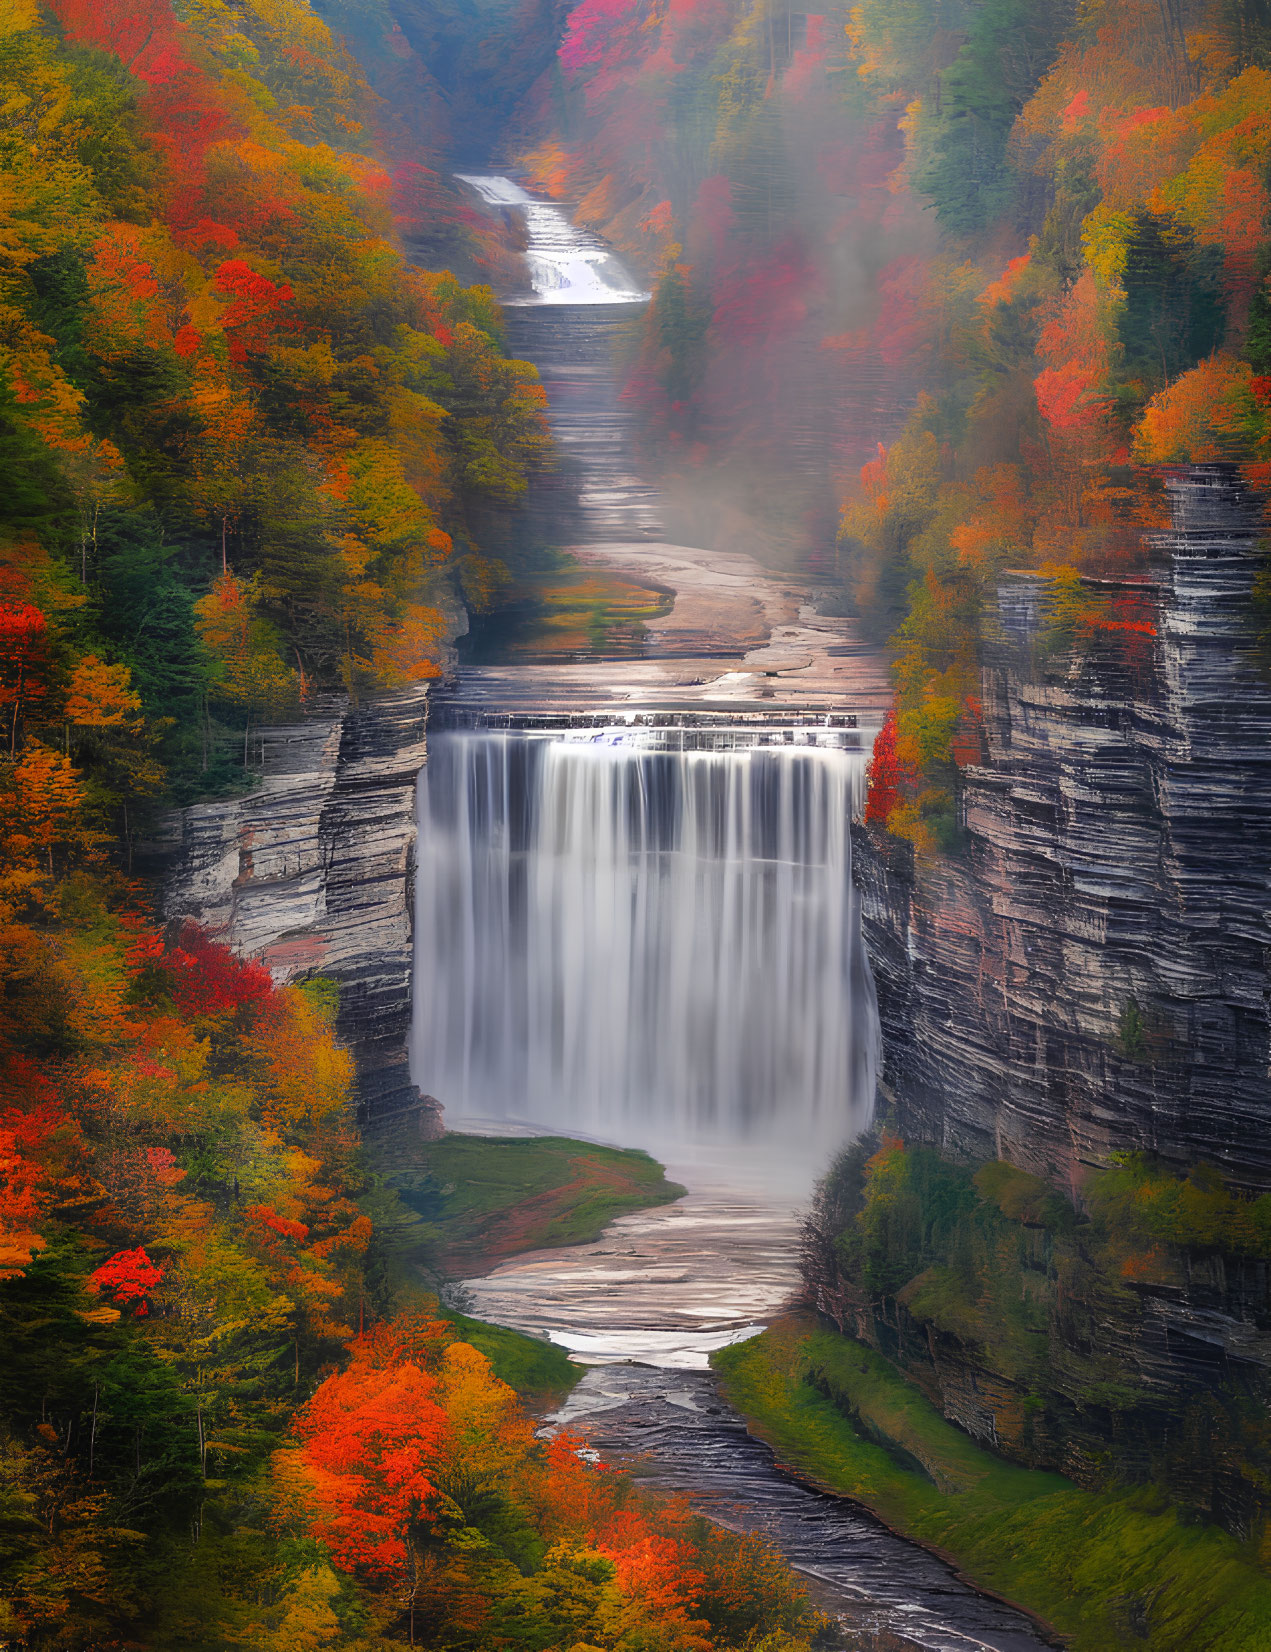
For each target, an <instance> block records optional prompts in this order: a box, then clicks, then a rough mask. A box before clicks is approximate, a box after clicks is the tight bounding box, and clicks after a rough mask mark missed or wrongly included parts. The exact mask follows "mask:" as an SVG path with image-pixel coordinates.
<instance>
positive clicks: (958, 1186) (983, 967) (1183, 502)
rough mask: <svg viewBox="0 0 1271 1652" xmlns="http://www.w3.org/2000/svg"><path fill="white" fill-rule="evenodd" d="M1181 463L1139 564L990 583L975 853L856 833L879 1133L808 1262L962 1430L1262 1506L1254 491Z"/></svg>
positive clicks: (968, 819) (1263, 1007)
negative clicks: (1129, 570)
mask: <svg viewBox="0 0 1271 1652" xmlns="http://www.w3.org/2000/svg"><path fill="white" fill-rule="evenodd" d="M1168 488H1169V496H1170V503H1171V514H1172V526H1171V528H1170V531H1168V532H1166V533H1163V534H1161V535H1159V536H1158V538H1157V540H1156V541H1155V544H1154V547H1153V548H1154V552H1155V556H1154V558H1153V571H1152V573H1151V575H1150V576H1149V578H1148V579H1146V580H1144V581H1137V582H1135V583H1134V584H1133V585H1129V584H1121V585H1116V586H1113V585H1110V584H1104V585H1099V584H1097V583H1096V582H1092V581H1085V582H1082V586H1081V589H1080V591H1079V592H1078V593H1076V595H1077V600H1076V602H1075V603H1073V602H1070V604H1069V609H1068V613H1067V616H1066V617H1065V615H1064V613H1063V612H1062V609H1063V597H1062V593H1060V592H1057V590H1056V589H1055V588H1054V587H1053V586H1051V585H1050V583H1049V582H1048V581H1047V580H1046V579H1044V578H1043V577H1041V576H1036V575H1028V576H1018V577H1015V578H1010V577H1008V578H1007V579H1006V580H1005V581H1004V582H1003V584H1002V586H1001V589H1000V592H999V606H998V614H997V617H996V621H995V623H994V625H993V627H992V632H993V635H992V636H991V638H990V641H989V644H988V648H987V653H986V659H985V664H984V669H983V674H982V703H983V730H982V736H983V747H982V754H981V761H980V763H979V764H978V765H975V766H972V767H970V768H968V769H967V770H966V771H965V785H964V788H963V791H962V798H961V806H962V827H963V832H962V847H961V852H960V853H959V854H958V855H956V856H946V857H942V858H941V859H939V860H936V861H929V860H924V859H922V858H921V857H917V858H916V857H915V855H914V853H913V851H912V848H911V846H910V845H909V844H908V843H907V842H904V841H902V840H900V839H899V838H896V837H893V836H890V835H889V834H887V833H885V832H882V833H880V832H878V831H876V830H871V829H867V828H863V827H860V828H857V829H856V844H855V855H854V867H855V873H856V876H857V878H858V881H859V882H860V884H861V887H862V911H863V922H864V927H865V934H866V941H867V946H868V949H869V952H870V956H871V960H872V963H873V968H874V974H875V980H876V986H877V993H878V1003H879V1011H880V1017H881V1022H882V1029H883V1070H882V1076H881V1081H880V1099H881V1112H880V1122H881V1126H882V1128H881V1132H880V1135H881V1141H880V1140H879V1139H878V1138H877V1137H876V1138H875V1139H873V1140H872V1141H869V1142H867V1143H865V1144H863V1145H862V1146H860V1147H858V1148H857V1149H856V1150H855V1151H854V1153H849V1154H848V1155H846V1156H845V1157H844V1159H843V1160H841V1161H840V1163H839V1164H838V1165H837V1166H836V1167H835V1169H834V1171H833V1173H832V1174H831V1176H830V1177H829V1178H828V1180H827V1182H826V1183H825V1185H824V1187H823V1189H822V1191H821V1194H820V1198H819V1202H818V1208H817V1210H816V1212H815V1215H814V1218H813V1221H812V1223H811V1225H810V1228H809V1234H808V1249H807V1257H806V1265H805V1272H806V1274H807V1277H808V1281H809V1285H810V1288H811V1293H812V1295H813V1297H814V1299H815V1301H816V1303H817V1305H818V1307H819V1308H820V1309H821V1311H822V1312H823V1313H825V1314H826V1315H827V1316H828V1317H829V1318H831V1319H832V1320H833V1321H834V1322H835V1323H837V1324H838V1326H839V1327H840V1329H843V1330H845V1331H847V1332H849V1333H851V1334H853V1335H855V1336H858V1337H860V1338H862V1339H864V1340H866V1341H868V1342H871V1343H873V1344H874V1345H875V1346H877V1347H879V1348H881V1349H882V1350H883V1351H884V1352H885V1353H887V1354H888V1355H889V1356H891V1357H892V1358H894V1359H895V1360H897V1362H898V1363H900V1364H901V1365H902V1366H903V1367H904V1368H905V1369H906V1370H907V1371H908V1372H909V1373H910V1375H911V1376H912V1377H913V1378H914V1379H915V1380H916V1381H917V1382H918V1383H919V1385H920V1386H921V1387H923V1388H924V1390H925V1391H926V1392H927V1393H928V1394H929V1396H930V1397H931V1398H932V1400H933V1401H934V1402H935V1403H937V1404H938V1405H939V1406H940V1407H941V1409H942V1410H943V1411H944V1413H945V1415H947V1416H948V1417H950V1418H951V1419H952V1420H954V1421H956V1422H957V1423H958V1424H959V1425H960V1426H962V1427H963V1428H965V1429H966V1430H967V1431H968V1432H969V1433H971V1434H972V1435H974V1436H975V1437H977V1438H979V1439H981V1440H983V1441H984V1442H986V1443H987V1444H990V1445H991V1446H993V1447H994V1448H996V1449H999V1450H1002V1451H1004V1452H1005V1453H1006V1454H1007V1455H1010V1456H1013V1457H1016V1458H1018V1459H1020V1460H1022V1461H1025V1462H1028V1463H1030V1464H1032V1465H1035V1466H1045V1467H1054V1468H1060V1469H1062V1470H1063V1471H1064V1472H1065V1473H1068V1474H1069V1475H1071V1476H1072V1477H1074V1478H1075V1479H1077V1480H1078V1481H1080V1482H1081V1483H1083V1484H1087V1485H1103V1484H1107V1483H1108V1481H1109V1479H1110V1478H1111V1479H1118V1480H1126V1479H1128V1480H1151V1481H1154V1482H1155V1483H1157V1484H1159V1485H1162V1486H1164V1487H1165V1488H1166V1489H1167V1490H1168V1492H1169V1494H1170V1496H1171V1497H1172V1498H1174V1499H1176V1500H1177V1501H1178V1502H1179V1503H1180V1504H1182V1505H1184V1506H1186V1507H1188V1508H1190V1509H1192V1510H1193V1511H1195V1512H1197V1513H1198V1514H1200V1515H1201V1516H1202V1517H1204V1518H1209V1519H1216V1520H1219V1521H1221V1522H1222V1523H1223V1524H1225V1525H1227V1526H1228V1527H1229V1528H1230V1529H1232V1530H1236V1531H1239V1532H1241V1533H1243V1534H1245V1535H1250V1534H1253V1533H1255V1532H1256V1531H1258V1530H1259V1529H1261V1522H1262V1521H1263V1519H1264V1516H1265V1509H1266V1499H1265V1494H1264V1492H1263V1491H1262V1489H1261V1488H1262V1486H1263V1485H1265V1483H1266V1479H1265V1475H1266V1469H1267V1467H1268V1465H1269V1464H1271V1434H1269V1431H1268V1428H1267V1425H1266V1417H1267V1415H1268V1401H1269V1400H1271V1292H1269V1291H1268V1259H1269V1257H1271V1250H1269V1249H1268V1245H1267V1242H1266V1239H1265V1236H1264V1234H1263V1230H1262V1228H1261V1227H1260V1226H1259V1223H1261V1222H1262V1221H1263V1218H1264V1216H1267V1215H1271V1200H1268V1199H1267V1198H1265V1197H1259V1196H1260V1195H1264V1194H1265V1192H1266V1190H1267V1189H1268V1188H1269V1187H1271V1132H1269V1131H1268V1129H1267V1124H1268V1114H1269V1113H1271V1085H1269V1084H1268V1055H1269V1051H1271V1038H1269V1032H1271V1028H1269V1021H1268V971H1267V965H1268V957H1269V951H1268V949H1269V948H1271V921H1269V911H1268V909H1269V907H1271V746H1269V745H1268V738H1267V736H1268V731H1269V729H1271V687H1269V686H1268V682H1267V679H1266V677H1265V675H1264V674H1263V672H1262V670H1261V669H1260V667H1259V663H1258V660H1257V658H1256V654H1255V648H1256V643H1257V636H1256V599H1255V584H1256V581H1257V579H1258V577H1259V574H1260V571H1261V569H1262V568H1263V567H1264V565H1265V553H1264V551H1263V549H1262V545H1263V534H1264V517H1263V513H1262V509H1261V507H1260V505H1259V503H1258V502H1257V501H1256V500H1255V499H1254V498H1253V497H1251V496H1250V495H1249V494H1248V492H1247V491H1246V490H1245V489H1244V487H1243V486H1242V484H1241V482H1240V480H1239V478H1238V475H1237V473H1236V471H1235V470H1234V468H1228V467H1224V466H1218V465H1213V466H1197V467H1191V468H1190V469H1188V470H1187V471H1186V472H1184V473H1180V474H1178V475H1177V476H1175V477H1174V478H1172V479H1171V480H1170V481H1169V483H1168ZM1073 594H1074V593H1073V588H1072V587H1071V586H1070V587H1069V597H1070V598H1071V597H1072V596H1073ZM1074 611H1075V612H1078V613H1080V612H1084V613H1085V614H1086V615H1087V621H1086V622H1085V623H1084V624H1083V623H1081V622H1080V621H1078V622H1077V623H1075V624H1074V623H1073V614H1074ZM1091 614H1094V615H1097V616H1098V615H1101V616H1102V618H1101V619H1097V620H1096V621H1094V622H1093V623H1092V622H1091V621H1090V620H1089V616H1090V615H1091ZM1127 616H1132V617H1127ZM902 1143H903V1145H902ZM1135 1151H1138V1152H1141V1153H1142V1154H1144V1155H1146V1157H1145V1159H1144V1160H1143V1161H1141V1163H1137V1162H1136V1163H1131V1164H1130V1165H1119V1164H1118V1162H1117V1159H1116V1158H1115V1157H1114V1156H1117V1155H1123V1154H1125V1153H1127V1152H1130V1153H1133V1152H1135ZM1109 1167H1110V1168H1109Z"/></svg>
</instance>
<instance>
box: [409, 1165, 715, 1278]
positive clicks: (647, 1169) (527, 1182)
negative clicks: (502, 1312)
mask: <svg viewBox="0 0 1271 1652" xmlns="http://www.w3.org/2000/svg"><path fill="white" fill-rule="evenodd" d="M388 1179H389V1180H390V1181H391V1182H392V1184H393V1186H394V1187H395V1188H396V1190H397V1192H398V1193H399V1194H400V1196H401V1199H402V1201H403V1202H404V1203H405V1204H406V1205H407V1206H408V1207H409V1208H410V1209H411V1210H412V1211H413V1212H415V1214H416V1215H417V1216H419V1217H420V1218H421V1219H422V1220H423V1222H424V1223H426V1224H427V1226H428V1229H429V1231H430V1245H431V1249H432V1252H433V1262H434V1265H435V1268H436V1271H437V1272H439V1273H440V1274H442V1275H443V1276H444V1277H448V1278H452V1279H453V1278H459V1277H462V1276H464V1275H471V1274H478V1273H484V1272H487V1271H488V1270H489V1269H490V1268H491V1267H493V1266H494V1265H495V1264H496V1263H498V1262H500V1261H502V1260H503V1259H504V1258H506V1257H508V1256H514V1255H516V1254H517V1253H518V1252H520V1251H527V1250H540V1249H544V1248H546V1247H549V1246H555V1245H581V1244H587V1243H589V1242H590V1241H591V1240H593V1239H598V1238H599V1237H600V1235H601V1233H602V1232H603V1231H604V1229H605V1227H606V1226H607V1225H608V1224H609V1223H610V1222H611V1221H613V1219H614V1217H616V1216H624V1215H626V1214H627V1213H628V1212H629V1211H633V1210H644V1209H647V1208H648V1207H649V1206H652V1205H664V1204H670V1203H671V1202H673V1201H674V1200H676V1199H678V1198H681V1197H682V1196H683V1193H684V1189H683V1188H682V1187H680V1186H678V1185H677V1184H676V1183H675V1182H668V1181H667V1179H666V1176H665V1173H664V1172H663V1169H662V1166H661V1165H660V1164H658V1162H657V1160H656V1159H652V1158H650V1157H649V1155H648V1154H647V1153H640V1152H636V1151H635V1150H634V1149H630V1148H618V1147H597V1146H593V1145H592V1144H591V1143H589V1142H579V1141H572V1140H570V1139H569V1138H568V1137H564V1136H529V1137H516V1138H513V1139H510V1140H509V1139H507V1138H504V1137H491V1136H461V1135H447V1136H443V1137H442V1138H441V1140H440V1141H437V1142H430V1143H428V1145H427V1146H426V1147H425V1148H424V1149H423V1150H422V1155H421V1157H420V1161H419V1163H418V1164H417V1165H413V1166H412V1167H411V1169H410V1170H409V1171H398V1172H395V1173H394V1172H390V1173H389V1177H388Z"/></svg>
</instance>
